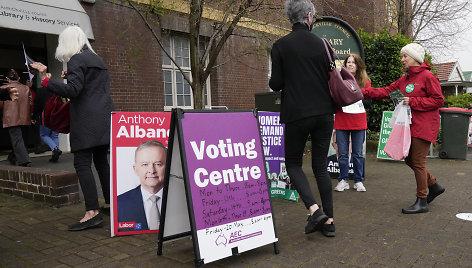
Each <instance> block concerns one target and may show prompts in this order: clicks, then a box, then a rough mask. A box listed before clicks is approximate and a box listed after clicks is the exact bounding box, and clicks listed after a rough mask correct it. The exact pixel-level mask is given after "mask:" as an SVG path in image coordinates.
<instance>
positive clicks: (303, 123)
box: [285, 114, 334, 218]
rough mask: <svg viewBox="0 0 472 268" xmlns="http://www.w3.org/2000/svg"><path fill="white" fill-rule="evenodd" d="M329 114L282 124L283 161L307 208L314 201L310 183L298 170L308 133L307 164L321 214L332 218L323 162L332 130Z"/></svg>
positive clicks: (326, 155)
mask: <svg viewBox="0 0 472 268" xmlns="http://www.w3.org/2000/svg"><path fill="white" fill-rule="evenodd" d="M333 123H334V118H333V115H331V114H328V115H319V116H312V117H308V118H304V119H301V120H298V121H295V122H291V123H287V124H285V164H286V166H287V172H288V175H289V177H290V180H291V182H292V183H293V184H294V185H295V188H296V189H297V191H298V193H299V194H300V197H301V198H302V200H303V203H304V204H305V207H306V208H307V209H308V208H309V207H310V206H312V205H314V204H317V203H316V200H315V198H314V196H313V193H312V191H311V189H310V184H309V182H308V179H307V177H306V175H305V173H304V172H303V170H302V164H303V152H304V149H305V143H306V141H307V139H308V135H310V136H311V149H312V150H311V154H312V159H311V162H312V163H311V166H312V169H313V173H314V174H315V178H316V184H317V185H318V191H319V193H320V197H321V203H322V208H323V211H324V213H325V214H326V215H327V216H328V217H330V218H332V217H333V192H332V184H331V178H330V176H329V173H328V170H327V167H326V163H327V157H328V149H329V145H330V141H331V135H332V132H333Z"/></svg>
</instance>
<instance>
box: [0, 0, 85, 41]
mask: <svg viewBox="0 0 472 268" xmlns="http://www.w3.org/2000/svg"><path fill="white" fill-rule="evenodd" d="M67 26H79V27H80V28H82V30H83V31H84V32H85V34H87V37H88V38H89V39H94V37H93V32H92V25H91V24H90V18H89V17H88V15H87V13H85V10H84V9H83V8H82V6H81V5H80V3H79V2H78V1H77V0H62V1H55V0H39V1H35V2H34V3H33V2H30V1H22V0H2V1H1V3H0V27H3V28H10V29H18V30H25V31H32V32H40V33H48V34H60V33H61V32H62V30H64V29H65V28H66V27H67Z"/></svg>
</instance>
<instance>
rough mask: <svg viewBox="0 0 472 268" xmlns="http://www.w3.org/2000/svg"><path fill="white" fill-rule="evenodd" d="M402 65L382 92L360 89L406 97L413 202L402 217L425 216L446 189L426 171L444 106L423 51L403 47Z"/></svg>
mask: <svg viewBox="0 0 472 268" xmlns="http://www.w3.org/2000/svg"><path fill="white" fill-rule="evenodd" d="M400 54H401V61H402V65H403V67H404V68H405V71H404V72H405V75H404V76H402V77H400V79H398V80H397V81H395V82H393V83H392V84H391V85H390V86H387V87H384V88H372V87H368V88H365V89H362V91H363V93H364V96H366V97H368V98H375V99H382V98H388V97H389V95H388V93H390V92H392V91H394V90H397V89H399V90H400V91H401V92H402V93H403V94H404V95H405V97H404V98H403V104H404V105H410V107H411V126H410V130H411V146H410V151H409V153H408V156H407V157H406V158H405V164H407V165H408V166H409V167H410V168H411V169H412V170H413V172H414V173H415V179H416V201H415V203H414V204H413V205H411V206H409V207H406V208H404V209H402V212H403V213H405V214H416V213H423V212H428V211H429V208H428V203H431V202H432V201H433V200H434V199H435V198H436V197H437V196H438V195H440V194H442V193H443V192H444V191H445V189H444V187H442V186H441V185H439V183H437V182H436V179H435V178H434V177H433V175H431V173H430V172H429V171H428V169H427V168H426V156H427V155H428V153H429V148H430V145H431V143H435V142H436V138H437V136H438V132H439V123H440V119H439V108H441V106H442V105H443V104H444V98H443V94H442V91H441V85H440V84H439V79H438V78H437V76H436V75H434V74H433V73H432V72H431V71H430V70H431V66H429V64H428V62H425V61H424V56H425V50H424V48H423V47H422V46H421V45H419V44H416V43H411V44H408V45H406V46H404V47H403V48H402V49H401V51H400Z"/></svg>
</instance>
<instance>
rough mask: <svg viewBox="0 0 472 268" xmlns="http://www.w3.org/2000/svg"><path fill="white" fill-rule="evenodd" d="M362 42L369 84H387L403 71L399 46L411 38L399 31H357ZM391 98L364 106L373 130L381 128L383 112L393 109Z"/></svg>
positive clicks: (428, 57)
mask: <svg viewBox="0 0 472 268" xmlns="http://www.w3.org/2000/svg"><path fill="white" fill-rule="evenodd" d="M358 34H359V37H360V38H361V41H362V43H363V45H364V54H365V63H366V68H367V74H368V76H369V78H370V80H371V83H372V87H386V86H388V85H390V84H391V83H393V82H395V81H396V80H397V79H398V78H400V77H401V76H402V75H403V70H404V68H403V65H402V64H401V56H400V50H401V49H402V47H404V46H405V45H407V44H409V43H411V42H412V41H411V40H410V39H408V38H407V37H406V36H404V35H401V34H395V35H392V34H390V33H389V32H388V31H387V30H385V29H384V30H382V31H381V32H380V33H378V34H371V33H367V32H365V31H364V30H363V29H360V30H359V31H358ZM425 60H429V61H431V56H430V55H426V56H425ZM394 108H395V107H394V105H393V102H392V101H390V100H389V99H384V100H373V101H372V106H371V108H369V109H368V110H367V126H368V129H370V130H372V131H376V132H378V131H380V123H381V120H382V113H383V112H384V111H393V110H394Z"/></svg>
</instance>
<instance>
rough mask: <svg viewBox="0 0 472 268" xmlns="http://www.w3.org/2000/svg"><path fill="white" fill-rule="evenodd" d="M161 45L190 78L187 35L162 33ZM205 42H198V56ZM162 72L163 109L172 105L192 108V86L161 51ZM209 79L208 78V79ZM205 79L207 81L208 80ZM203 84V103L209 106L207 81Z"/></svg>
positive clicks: (167, 108)
mask: <svg viewBox="0 0 472 268" xmlns="http://www.w3.org/2000/svg"><path fill="white" fill-rule="evenodd" d="M162 45H163V47H164V49H166V51H168V53H169V54H170V55H171V57H173V59H174V60H175V62H176V63H177V64H178V65H179V66H180V68H181V69H182V70H184V73H185V75H186V76H187V77H188V78H189V79H191V76H192V74H191V72H190V42H189V39H188V37H186V36H184V35H178V34H174V33H169V34H167V35H163V39H162ZM205 47H206V44H205V42H200V44H199V49H200V58H201V57H202V56H203V53H204V51H205ZM162 72H163V83H164V109H165V110H170V109H171V108H174V107H179V108H184V109H191V108H193V95H192V94H193V93H192V88H191V87H190V84H189V83H188V81H187V80H185V78H184V76H183V75H182V73H181V72H180V70H179V69H178V68H177V66H176V65H175V64H174V63H173V62H172V61H171V60H170V58H169V57H167V55H165V53H164V52H162ZM208 81H209V80H208ZM208 81H207V82H208ZM207 82H206V83H205V84H204V88H203V95H204V96H203V97H204V100H203V103H204V105H205V107H208V108H209V107H210V104H211V100H210V94H209V92H210V88H209V83H207Z"/></svg>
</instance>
